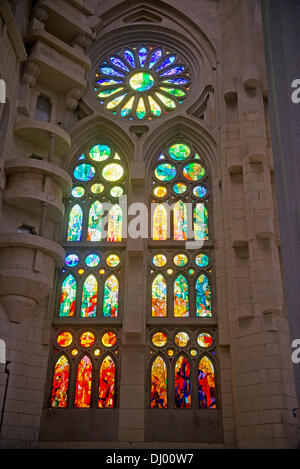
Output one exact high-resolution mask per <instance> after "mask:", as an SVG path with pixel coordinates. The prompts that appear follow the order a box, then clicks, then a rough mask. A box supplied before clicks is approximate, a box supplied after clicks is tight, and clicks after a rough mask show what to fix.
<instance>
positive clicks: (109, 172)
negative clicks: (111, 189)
mask: <svg viewBox="0 0 300 469" xmlns="http://www.w3.org/2000/svg"><path fill="white" fill-rule="evenodd" d="M123 174H124V169H123V167H122V166H121V165H120V164H117V163H112V164H109V165H107V166H105V167H104V168H103V171H102V176H103V177H104V179H106V180H107V181H110V182H115V181H118V180H119V179H121V177H122V176H123Z"/></svg>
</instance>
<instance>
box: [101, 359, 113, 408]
mask: <svg viewBox="0 0 300 469" xmlns="http://www.w3.org/2000/svg"><path fill="white" fill-rule="evenodd" d="M115 374H116V368H115V364H114V361H113V360H112V358H111V357H110V356H109V355H108V356H107V357H105V359H104V360H103V362H102V365H101V368H100V382H99V400H98V407H100V408H106V409H107V408H112V407H114V395H115Z"/></svg>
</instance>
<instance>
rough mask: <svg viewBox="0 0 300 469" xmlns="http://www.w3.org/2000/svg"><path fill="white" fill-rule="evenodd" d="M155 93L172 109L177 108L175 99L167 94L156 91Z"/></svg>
mask: <svg viewBox="0 0 300 469" xmlns="http://www.w3.org/2000/svg"><path fill="white" fill-rule="evenodd" d="M155 94H156V96H157V97H158V98H159V99H160V100H161V102H162V103H163V104H164V105H165V106H166V107H168V108H170V109H175V108H176V104H175V101H173V99H171V98H167V96H164V95H163V94H161V93H157V92H155Z"/></svg>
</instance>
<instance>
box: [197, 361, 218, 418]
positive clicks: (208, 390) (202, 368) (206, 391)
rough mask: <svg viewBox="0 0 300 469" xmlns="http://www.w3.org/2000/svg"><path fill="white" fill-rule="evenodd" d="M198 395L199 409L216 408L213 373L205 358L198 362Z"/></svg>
mask: <svg viewBox="0 0 300 469" xmlns="http://www.w3.org/2000/svg"><path fill="white" fill-rule="evenodd" d="M198 393H199V407H200V408H201V409H215V408H216V393H215V372H214V367H213V364H212V362H211V361H210V359H209V358H208V357H206V356H204V357H203V358H202V359H201V360H200V362H199V367H198Z"/></svg>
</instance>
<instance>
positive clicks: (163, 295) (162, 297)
mask: <svg viewBox="0 0 300 469" xmlns="http://www.w3.org/2000/svg"><path fill="white" fill-rule="evenodd" d="M152 316H153V317H166V316H167V285H166V281H165V279H164V277H163V276H162V275H161V274H159V275H157V277H156V278H155V279H154V280H153V283H152Z"/></svg>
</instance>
